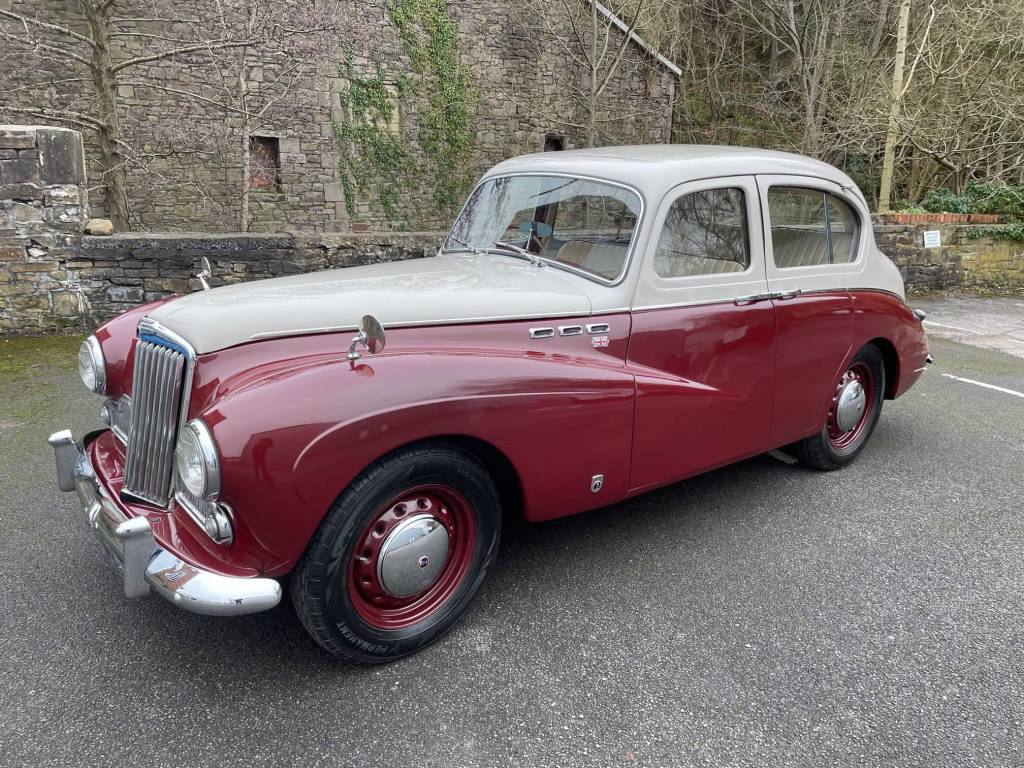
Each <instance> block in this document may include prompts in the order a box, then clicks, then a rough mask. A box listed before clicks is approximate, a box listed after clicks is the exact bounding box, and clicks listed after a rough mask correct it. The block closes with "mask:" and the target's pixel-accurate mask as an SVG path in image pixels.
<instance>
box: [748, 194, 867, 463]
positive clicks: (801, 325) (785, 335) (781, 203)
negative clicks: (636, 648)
mask: <svg viewBox="0 0 1024 768" xmlns="http://www.w3.org/2000/svg"><path fill="white" fill-rule="evenodd" d="M757 183H758V187H759V190H760V194H761V210H762V211H764V213H765V216H764V219H765V220H764V222H763V226H764V240H765V250H766V262H767V263H766V271H767V275H768V287H769V289H770V291H771V292H772V295H773V297H774V299H773V300H774V303H775V316H776V323H777V332H776V349H777V353H776V380H775V398H774V402H773V405H772V443H773V445H784V444H786V443H790V442H794V441H796V440H798V439H800V438H803V437H807V436H808V435H811V434H813V433H814V432H816V431H818V430H820V429H822V428H823V426H824V423H825V418H826V416H827V414H828V407H829V400H830V398H831V397H832V393H833V392H834V391H835V384H836V382H837V380H838V377H839V375H840V373H841V371H840V369H841V368H842V367H843V365H844V363H845V362H846V360H847V358H848V356H849V354H850V345H851V343H852V339H853V301H852V299H851V297H850V293H849V290H848V282H849V281H848V275H849V274H850V272H851V271H853V270H855V269H858V268H859V267H858V266H857V261H858V258H857V257H858V254H859V251H860V250H861V249H860V240H861V239H862V238H861V237H860V233H861V232H862V227H861V225H860V214H858V213H857V208H856V207H854V203H856V201H855V200H854V199H853V198H852V197H851V196H848V195H847V194H846V193H845V191H844V190H843V189H842V188H841V187H839V185H838V184H834V183H832V182H829V181H825V180H823V179H813V178H809V177H805V176H758V177H757ZM858 207H859V204H858Z"/></svg>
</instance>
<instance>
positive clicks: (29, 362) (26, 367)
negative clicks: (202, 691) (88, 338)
mask: <svg viewBox="0 0 1024 768" xmlns="http://www.w3.org/2000/svg"><path fill="white" fill-rule="evenodd" d="M82 338H83V337H81V336H14V337H12V338H6V339H0V381H2V382H11V381H16V380H20V379H29V378H32V377H34V376H35V377H42V378H43V379H47V378H49V376H50V375H51V374H52V373H53V372H54V371H61V372H63V371H69V370H74V368H75V367H76V366H77V365H78V346H79V345H80V344H81V343H82Z"/></svg>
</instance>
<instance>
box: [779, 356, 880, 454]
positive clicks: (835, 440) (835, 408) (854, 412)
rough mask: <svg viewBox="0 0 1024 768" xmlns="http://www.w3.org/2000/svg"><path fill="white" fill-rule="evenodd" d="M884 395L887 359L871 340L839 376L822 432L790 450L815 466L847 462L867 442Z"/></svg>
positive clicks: (791, 446)
mask: <svg viewBox="0 0 1024 768" xmlns="http://www.w3.org/2000/svg"><path fill="white" fill-rule="evenodd" d="M884 396H885V363H884V361H883V359H882V353H881V352H880V351H879V350H878V348H877V347H875V346H874V345H871V344H869V345H867V346H866V347H864V348H863V349H861V350H860V352H858V353H857V356H856V357H854V358H853V360H852V361H851V362H850V364H849V366H847V369H846V371H845V372H844V373H843V375H842V376H841V377H840V378H839V382H838V383H837V384H836V388H835V391H834V392H833V393H832V398H831V400H830V402H829V406H828V414H827V416H826V419H825V426H824V428H823V429H822V430H821V432H819V433H818V434H816V435H812V436H811V437H808V438H805V439H803V440H801V441H800V442H798V443H793V444H792V445H790V446H788V447H787V450H788V451H789V452H790V453H792V454H793V455H794V456H795V457H796V458H797V459H799V460H800V462H801V463H803V464H806V465H807V466H809V467H813V468H815V469H822V470H833V469H839V468H840V467H844V466H846V465H847V464H849V463H850V462H852V461H853V460H854V459H855V458H857V455H858V454H859V453H860V452H861V451H862V450H864V446H865V445H867V442H868V438H870V437H871V433H872V432H874V430H875V425H876V424H877V423H878V417H879V416H880V415H881V413H882V399H883V398H884Z"/></svg>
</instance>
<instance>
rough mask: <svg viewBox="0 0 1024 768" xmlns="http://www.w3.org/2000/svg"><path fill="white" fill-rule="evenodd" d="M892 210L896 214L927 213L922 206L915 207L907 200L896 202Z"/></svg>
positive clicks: (914, 204)
mask: <svg viewBox="0 0 1024 768" xmlns="http://www.w3.org/2000/svg"><path fill="white" fill-rule="evenodd" d="M892 209H893V210H894V211H897V212H898V213H929V211H928V209H927V208H925V207H924V206H923V205H917V204H916V203H912V202H910V201H909V200H897V201H896V204H895V205H893V206H892Z"/></svg>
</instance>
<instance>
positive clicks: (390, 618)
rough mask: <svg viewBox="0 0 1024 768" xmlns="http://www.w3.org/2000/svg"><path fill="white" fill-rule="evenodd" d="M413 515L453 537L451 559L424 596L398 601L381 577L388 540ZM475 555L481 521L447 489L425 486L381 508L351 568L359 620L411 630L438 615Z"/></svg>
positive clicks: (350, 580)
mask: <svg viewBox="0 0 1024 768" xmlns="http://www.w3.org/2000/svg"><path fill="white" fill-rule="evenodd" d="M413 515H430V516H431V517H433V518H434V519H435V520H437V521H438V522H439V523H441V525H442V526H444V528H445V530H446V531H447V533H448V553H447V558H446V560H445V563H444V566H443V568H442V569H441V572H440V573H439V574H438V576H437V578H436V579H435V580H434V582H433V583H432V584H430V586H428V587H427V588H425V589H424V590H422V591H420V592H418V593H416V594H414V595H410V596H407V597H395V596H394V595H391V594H389V593H388V592H387V590H385V588H384V585H383V584H382V583H381V580H380V577H379V575H378V574H379V573H380V570H379V565H380V558H381V550H382V548H383V546H384V542H385V541H387V539H388V536H389V534H391V532H392V531H394V530H395V528H396V527H398V526H399V525H401V524H402V522H403V521H405V520H407V519H408V518H410V517H411V516H413ZM475 549H476V516H475V515H474V513H473V508H472V507H471V506H470V504H469V502H468V501H467V500H466V498H465V497H464V496H463V495H462V494H461V493H459V492H458V491H456V490H455V489H454V488H451V487H450V486H446V485H420V486H416V487H415V488H410V489H409V490H407V491H403V492H402V493H400V494H398V495H397V496H395V497H393V498H392V499H390V500H389V501H387V502H386V503H384V504H382V505H381V506H380V507H379V508H378V509H377V511H376V512H374V514H373V516H372V517H371V518H370V521H369V523H368V524H367V525H366V527H365V528H364V529H363V531H362V533H361V534H360V535H359V538H358V539H357V540H356V545H355V548H354V549H353V551H352V555H351V557H350V561H349V567H348V593H349V597H350V598H351V600H352V605H353V607H354V608H355V610H356V613H358V614H359V616H360V618H361V619H362V620H363V621H365V622H366V623H367V624H369V625H370V626H373V627H376V628H378V629H387V630H396V629H404V628H406V627H410V626H412V625H414V624H416V623H418V622H421V621H423V620H424V619H426V618H428V617H429V616H430V615H431V614H432V613H434V612H435V611H437V610H438V609H439V608H440V607H441V606H442V605H443V604H444V603H445V602H446V601H447V600H448V599H449V598H450V597H451V596H452V595H453V594H454V593H455V592H456V591H457V590H458V588H459V586H460V585H461V584H462V582H463V581H464V580H465V578H466V575H467V574H468V573H469V569H470V566H471V565H472V563H473V554H474V551H475Z"/></svg>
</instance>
